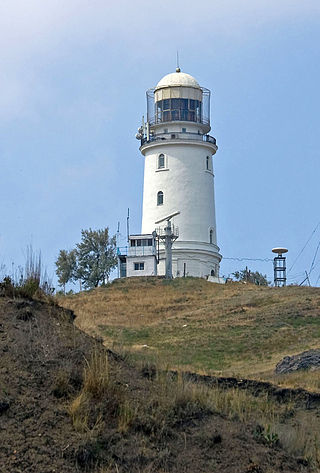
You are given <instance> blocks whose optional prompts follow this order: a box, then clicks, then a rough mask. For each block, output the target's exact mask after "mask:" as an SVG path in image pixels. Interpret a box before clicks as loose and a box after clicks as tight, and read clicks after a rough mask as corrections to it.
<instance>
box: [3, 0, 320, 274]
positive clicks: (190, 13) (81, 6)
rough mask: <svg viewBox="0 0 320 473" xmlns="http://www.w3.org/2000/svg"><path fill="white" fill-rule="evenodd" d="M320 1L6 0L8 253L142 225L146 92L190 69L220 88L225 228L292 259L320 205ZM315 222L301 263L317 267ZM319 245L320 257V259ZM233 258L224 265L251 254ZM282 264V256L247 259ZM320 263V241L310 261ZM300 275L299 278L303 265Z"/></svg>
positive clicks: (299, 268)
mask: <svg viewBox="0 0 320 473" xmlns="http://www.w3.org/2000/svg"><path fill="white" fill-rule="evenodd" d="M319 26H320V3H319V1H318V0H306V1H303V2H301V0H277V1H275V0H269V1H265V0H262V1H258V0H255V1H253V0H248V1H246V0H244V1H235V0H224V1H214V0H211V1H210V0H208V1H201V0H200V1H198V2H191V1H190V2H189V1H180V0H171V1H162V2H154V3H151V2H149V1H143V0H140V1H129V0H126V1H124V0H120V1H117V2H109V1H106V0H105V1H102V0H90V2H89V1H85V0H68V2H65V1H58V0H46V1H40V0H30V1H26V0H20V1H18V0H10V1H9V0H7V1H5V0H4V1H2V2H1V4H0V50H1V53H0V133H1V135H0V161H1V173H0V180H1V186H0V197H1V207H0V221H1V227H0V263H5V264H6V265H7V266H8V267H11V263H12V262H13V261H14V262H15V264H16V265H18V264H23V262H24V251H25V248H26V246H27V245H28V244H30V243H32V245H33V247H34V248H35V249H37V250H38V249H39V250H40V249H41V251H42V255H43V260H44V262H45V263H46V265H47V268H48V271H49V273H50V274H53V272H54V261H55V259H56V257H57V255H58V252H59V250H60V249H62V248H66V249H70V248H72V247H73V246H74V245H75V243H76V242H78V241H79V239H80V231H81V229H82V228H88V227H92V228H102V227H105V226H109V227H110V229H111V231H112V232H113V233H114V232H115V231H116V228H117V222H118V221H120V222H121V227H120V229H121V230H122V232H123V234H125V220H126V213H127V208H128V207H130V212H131V230H132V232H139V231H140V223H141V204H142V184H143V158H142V157H141V156H140V152H139V149H138V148H139V142H138V141H137V140H136V139H135V133H136V130H137V128H138V126H139V124H140V121H141V116H142V114H144V113H145V107H146V104H145V91H146V89H148V88H149V87H153V86H154V85H155V84H156V83H157V82H158V81H159V80H160V78H161V77H163V76H164V75H165V74H167V73H169V72H173V71H174V69H175V56H176V50H177V49H178V50H179V54H180V64H181V69H182V70H183V71H184V72H188V73H190V74H192V75H193V76H194V77H195V78H196V79H197V80H198V82H199V83H200V84H201V85H202V86H204V87H207V88H209V89H210V90H211V91H212V103H211V123H212V131H211V134H212V135H213V136H215V137H216V139H217V143H218V146H219V151H218V153H217V155H216V157H215V159H214V166H215V176H216V177H215V183H216V212H217V233H218V243H219V245H220V247H221V253H222V255H224V256H228V257H248V258H271V257H272V253H271V251H270V250H271V248H272V247H273V246H277V245H285V246H287V247H288V248H289V253H288V266H289V267H290V266H291V264H292V263H293V261H294V259H295V257H296V256H297V255H298V253H299V251H300V250H301V248H302V247H303V245H304V243H305V242H306V240H307V238H308V237H309V235H310V234H311V232H312V230H313V229H314V228H315V226H316V224H317V223H318V221H319V220H320V217H319V210H318V209H319V177H320V173H319V171H320V164H319V159H318V157H319V151H318V149H319V144H318V141H319V110H320V100H319V85H320V73H319V59H320V46H319V45H320V28H319ZM319 240H320V229H318V230H317V232H316V233H315V235H314V237H313V239H312V240H311V242H310V244H309V245H308V247H307V248H306V250H305V252H304V253H303V254H302V255H301V257H300V258H299V260H298V261H297V263H296V264H295V266H294V268H293V270H292V272H291V274H289V276H290V277H292V278H293V277H294V276H295V275H297V276H296V278H293V279H296V280H297V282H301V281H302V279H303V272H304V270H309V268H310V265H311V262H312V259H313V256H314V253H315V250H316V246H317V243H318V241H319ZM318 260H319V263H317V262H318ZM245 264H246V263H245V262H244V263H240V262H234V261H230V260H225V261H223V262H222V264H221V274H225V275H228V274H229V273H230V272H233V271H235V270H236V269H239V268H242V267H244V266H245ZM248 265H249V267H250V268H251V269H253V270H256V269H257V270H260V271H263V272H264V273H267V274H268V276H269V278H270V279H272V264H271V263H270V262H269V263H259V262H257V263H251V264H250V263H248ZM319 274H320V255H319V259H318V258H317V259H316V266H315V269H314V270H313V272H312V274H311V276H312V277H311V280H312V282H313V283H315V282H316V280H317V278H318V276H319ZM293 279H291V280H293Z"/></svg>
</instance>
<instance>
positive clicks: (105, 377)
mask: <svg viewBox="0 0 320 473" xmlns="http://www.w3.org/2000/svg"><path fill="white" fill-rule="evenodd" d="M83 379H84V382H83V386H82V389H81V391H80V392H79V393H78V395H77V396H76V397H75V398H74V399H73V400H72V402H71V403H70V404H69V406H68V411H69V414H70V416H71V419H72V423H73V426H74V428H75V429H76V430H77V431H79V432H89V431H94V430H97V429H99V428H100V427H101V426H102V424H103V422H104V421H105V420H106V419H112V420H114V421H115V420H116V419H117V416H118V411H119V407H120V405H121V404H122V403H123V390H122V389H121V385H120V384H119V383H117V380H116V377H115V376H114V375H113V376H110V370H109V361H108V356H107V353H105V352H101V351H98V350H97V349H95V350H94V351H93V353H92V355H91V357H90V359H89V360H85V367H84V373H83Z"/></svg>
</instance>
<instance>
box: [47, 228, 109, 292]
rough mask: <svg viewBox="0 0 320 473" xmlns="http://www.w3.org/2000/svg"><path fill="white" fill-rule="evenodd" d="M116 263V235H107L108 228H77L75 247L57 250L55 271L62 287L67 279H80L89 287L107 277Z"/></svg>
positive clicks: (106, 279)
mask: <svg viewBox="0 0 320 473" xmlns="http://www.w3.org/2000/svg"><path fill="white" fill-rule="evenodd" d="M116 265H117V256H116V237H115V236H113V237H110V236H109V229H108V228H105V229H102V230H92V229H91V228H89V230H82V231H81V241H80V243H78V244H77V245H76V248H75V249H73V250H71V251H69V252H68V251H66V250H61V251H60V253H59V257H58V259H57V261H56V266H57V269H56V273H57V276H58V278H59V284H60V285H62V286H63V287H64V288H65V285H66V283H67V282H69V281H76V280H80V284H81V283H83V284H84V286H85V287H86V288H89V289H91V288H93V287H97V286H99V284H102V283H104V282H105V281H108V279H109V276H110V273H111V271H112V269H113V268H114V267H115V266H116Z"/></svg>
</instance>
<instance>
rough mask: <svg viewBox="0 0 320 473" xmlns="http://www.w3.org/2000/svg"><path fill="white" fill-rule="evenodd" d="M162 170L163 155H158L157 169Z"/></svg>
mask: <svg viewBox="0 0 320 473" xmlns="http://www.w3.org/2000/svg"><path fill="white" fill-rule="evenodd" d="M163 168H164V154H159V156H158V169H163Z"/></svg>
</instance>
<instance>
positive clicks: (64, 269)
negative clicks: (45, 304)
mask: <svg viewBox="0 0 320 473" xmlns="http://www.w3.org/2000/svg"><path fill="white" fill-rule="evenodd" d="M56 266H57V269H56V274H57V276H58V283H59V285H60V286H63V292H64V294H65V293H66V284H67V282H69V281H72V280H74V279H75V278H76V268H77V252H76V250H71V251H67V250H60V253H59V256H58V259H57V261H56Z"/></svg>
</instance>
